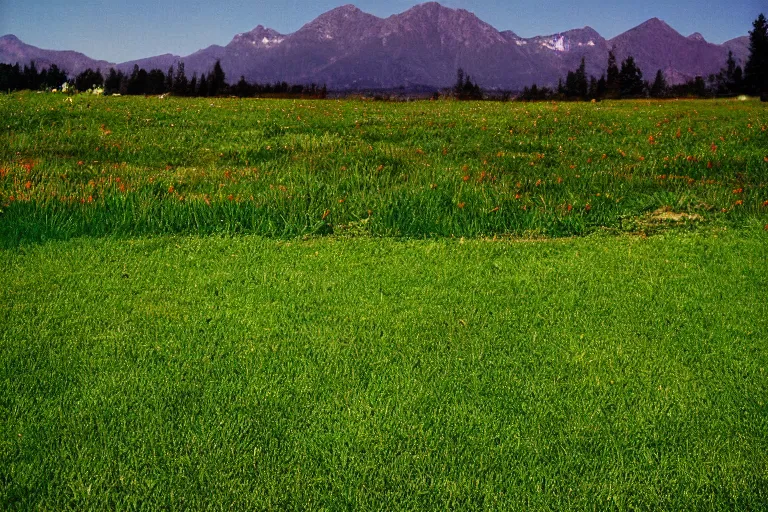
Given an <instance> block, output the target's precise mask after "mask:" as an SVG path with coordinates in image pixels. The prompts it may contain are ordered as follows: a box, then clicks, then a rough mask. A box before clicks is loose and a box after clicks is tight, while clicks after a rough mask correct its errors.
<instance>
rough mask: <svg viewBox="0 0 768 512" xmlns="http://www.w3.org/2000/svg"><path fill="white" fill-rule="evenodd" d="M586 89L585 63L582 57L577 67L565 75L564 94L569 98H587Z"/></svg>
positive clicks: (587, 86) (587, 85)
mask: <svg viewBox="0 0 768 512" xmlns="http://www.w3.org/2000/svg"><path fill="white" fill-rule="evenodd" d="M588 89H589V84H588V83H587V72H586V63H585V61H584V57H582V58H581V64H579V67H578V69H576V71H569V72H568V74H567V75H566V77H565V95H566V96H567V97H568V98H570V99H581V100H583V99H586V98H587V93H588Z"/></svg>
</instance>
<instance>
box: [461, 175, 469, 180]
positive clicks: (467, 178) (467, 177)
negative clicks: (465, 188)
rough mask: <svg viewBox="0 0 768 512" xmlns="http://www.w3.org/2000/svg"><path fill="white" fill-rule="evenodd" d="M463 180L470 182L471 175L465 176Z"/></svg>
mask: <svg viewBox="0 0 768 512" xmlns="http://www.w3.org/2000/svg"><path fill="white" fill-rule="evenodd" d="M461 179H463V180H464V181H469V174H465V175H464V177H463V178H461Z"/></svg>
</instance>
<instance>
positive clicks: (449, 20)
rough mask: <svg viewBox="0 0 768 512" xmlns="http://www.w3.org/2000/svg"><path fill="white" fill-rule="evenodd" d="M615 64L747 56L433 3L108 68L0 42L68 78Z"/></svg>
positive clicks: (321, 80) (698, 71)
mask: <svg viewBox="0 0 768 512" xmlns="http://www.w3.org/2000/svg"><path fill="white" fill-rule="evenodd" d="M610 49H613V50H614V53H615V54H616V58H617V59H618V61H619V62H621V61H622V60H623V59H625V58H626V57H627V56H629V55H632V56H633V57H634V58H635V62H636V63H637V64H638V65H639V67H640V69H641V70H642V71H643V74H644V77H645V78H646V79H648V80H652V79H653V76H654V75H655V73H656V70H658V69H661V70H662V71H663V72H664V74H665V76H666V78H667V81H668V82H669V83H671V84H675V83H681V82H684V81H686V80H689V79H691V78H694V77H695V76H707V75H709V74H710V73H716V72H717V71H718V70H720V69H721V68H723V67H725V63H726V59H727V56H728V52H729V51H732V52H733V55H734V58H735V60H736V62H737V63H738V64H740V65H741V66H743V65H744V63H745V62H746V59H747V57H748V55H749V38H748V37H747V36H743V37H738V38H736V39H732V40H730V41H726V42H725V43H723V44H719V45H718V44H713V43H709V42H707V41H706V40H705V39H704V38H703V37H702V36H701V34H699V33H694V34H691V35H690V36H687V37H686V36H684V35H682V34H680V33H678V32H677V31H676V30H675V29H673V28H672V27H670V26H669V25H667V24H666V23H665V22H664V21H662V20H659V19H657V18H653V19H650V20H648V21H646V22H644V23H642V24H640V25H638V26H637V27H634V28H632V29H630V30H628V31H626V32H624V33H622V34H619V35H618V36H616V37H614V38H612V39H605V38H604V37H602V36H601V35H600V34H598V33H597V31H595V30H594V29H592V28H590V27H584V28H577V29H573V30H568V31H566V32H562V33H558V34H550V35H545V36H536V37H530V38H523V37H519V36H518V35H516V34H515V33H514V32H512V31H510V30H506V31H501V32H500V31H499V30H497V29H496V28H494V27H493V26H491V25H489V24H488V23H486V22H484V21H482V20H480V19H479V18H478V17H477V16H475V15H474V14H472V13H471V12H469V11H466V10H463V9H451V8H448V7H444V6H442V5H440V4H438V3H435V2H429V3H425V4H420V5H417V6H415V7H412V8H411V9H408V10H407V11H405V12H403V13H400V14H395V15H392V16H389V17H388V18H379V17H377V16H373V15H371V14H367V13H365V12H363V11H361V10H360V9H358V8H357V7H355V6H354V5H344V6H342V7H338V8H335V9H333V10H331V11H328V12H326V13H324V14H322V15H320V16H318V17H317V18H316V19H314V20H312V21H310V22H309V23H307V24H306V25H304V26H303V27H301V28H300V29H299V30H297V31H296V32H293V33H291V34H281V33H279V32H277V31H275V30H272V29H270V28H266V27H263V26H261V25H258V26H257V27H256V28H254V29H253V30H251V31H250V32H246V33H242V34H237V35H236V36H234V38H233V39H232V41H230V42H229V44H227V45H226V46H218V45H212V46H209V47H207V48H204V49H201V50H199V51H197V52H195V53H193V54H191V55H187V56H183V57H182V56H178V55H171V54H164V55H157V56H152V57H147V58H144V59H140V60H136V61H129V62H122V63H110V62H106V61H100V60H94V59H91V58H90V57H88V56H86V55H83V54H82V53H77V52H73V51H55V50H43V49H40V48H36V47H34V46H31V45H28V44H25V43H24V42H22V41H21V40H19V39H18V38H17V37H15V36H13V35H6V36H3V37H0V62H3V63H10V64H15V63H16V62H19V63H21V64H27V63H29V62H30V61H33V60H34V61H35V62H36V64H37V66H38V67H46V66H49V65H51V64H56V65H57V66H59V68H61V69H64V70H66V71H67V72H68V73H69V74H70V75H76V74H78V73H80V72H82V71H83V70H85V69H86V68H92V69H96V68H100V69H101V70H102V71H103V72H105V71H106V70H108V69H109V68H110V67H115V68H116V69H120V70H123V71H125V72H130V71H131V70H132V69H133V67H134V65H138V66H139V67H141V68H144V69H147V70H149V69H154V68H159V69H162V70H164V71H165V70H167V69H168V68H169V67H170V66H176V65H177V64H178V63H179V62H180V61H183V62H184V65H185V70H186V74H187V76H190V77H191V76H192V74H193V73H198V74H201V73H207V72H209V71H210V70H211V69H212V67H213V65H214V63H215V62H216V60H219V61H220V62H221V65H222V68H223V69H224V72H225V73H226V75H227V80H228V81H229V82H230V83H234V82H236V81H237V80H238V78H239V77H240V76H243V77H245V78H246V79H247V80H248V81H249V82H259V83H267V82H269V83H273V82H276V81H286V82H289V83H295V84H309V83H317V84H327V86H328V87H329V88H331V89H336V90H345V89H346V90H349V89H375V88H382V89H383V88H395V87H401V86H405V87H414V86H426V87H434V88H439V87H445V86H450V85H452V84H453V82H454V81H455V78H456V70H457V69H458V68H459V67H461V68H463V69H464V70H465V71H466V73H468V74H469V75H470V76H471V77H472V79H473V81H475V82H477V83H479V85H480V86H482V87H483V88H487V89H504V90H519V89H521V88H522V87H524V86H526V85H531V84H533V83H537V84H539V85H540V86H541V85H553V84H556V83H557V81H558V79H560V78H562V77H564V76H565V74H566V73H567V72H568V71H569V70H574V69H576V68H577V67H578V65H579V62H580V60H581V58H582V57H584V58H585V59H586V70H587V74H588V75H589V74H591V75H595V76H597V77H599V76H600V75H601V74H603V73H604V71H605V67H606V62H607V58H608V51H609V50H610Z"/></svg>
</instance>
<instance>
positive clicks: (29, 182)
mask: <svg viewBox="0 0 768 512" xmlns="http://www.w3.org/2000/svg"><path fill="white" fill-rule="evenodd" d="M24 188H25V189H27V190H29V189H31V188H32V182H31V181H28V182H26V183H25V184H24Z"/></svg>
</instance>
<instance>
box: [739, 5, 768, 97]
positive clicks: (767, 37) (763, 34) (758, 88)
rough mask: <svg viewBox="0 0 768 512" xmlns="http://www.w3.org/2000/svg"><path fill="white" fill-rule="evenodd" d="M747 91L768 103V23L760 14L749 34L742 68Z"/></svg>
mask: <svg viewBox="0 0 768 512" xmlns="http://www.w3.org/2000/svg"><path fill="white" fill-rule="evenodd" d="M744 81H745V82H746V83H745V85H746V88H747V91H748V92H749V93H751V94H759V95H760V98H761V99H763V100H764V101H768V23H766V20H765V16H764V15H763V14H760V16H758V17H757V19H756V20H755V21H754V22H753V23H752V31H751V32H750V33H749V58H748V59H747V63H746V65H745V66H744Z"/></svg>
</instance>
